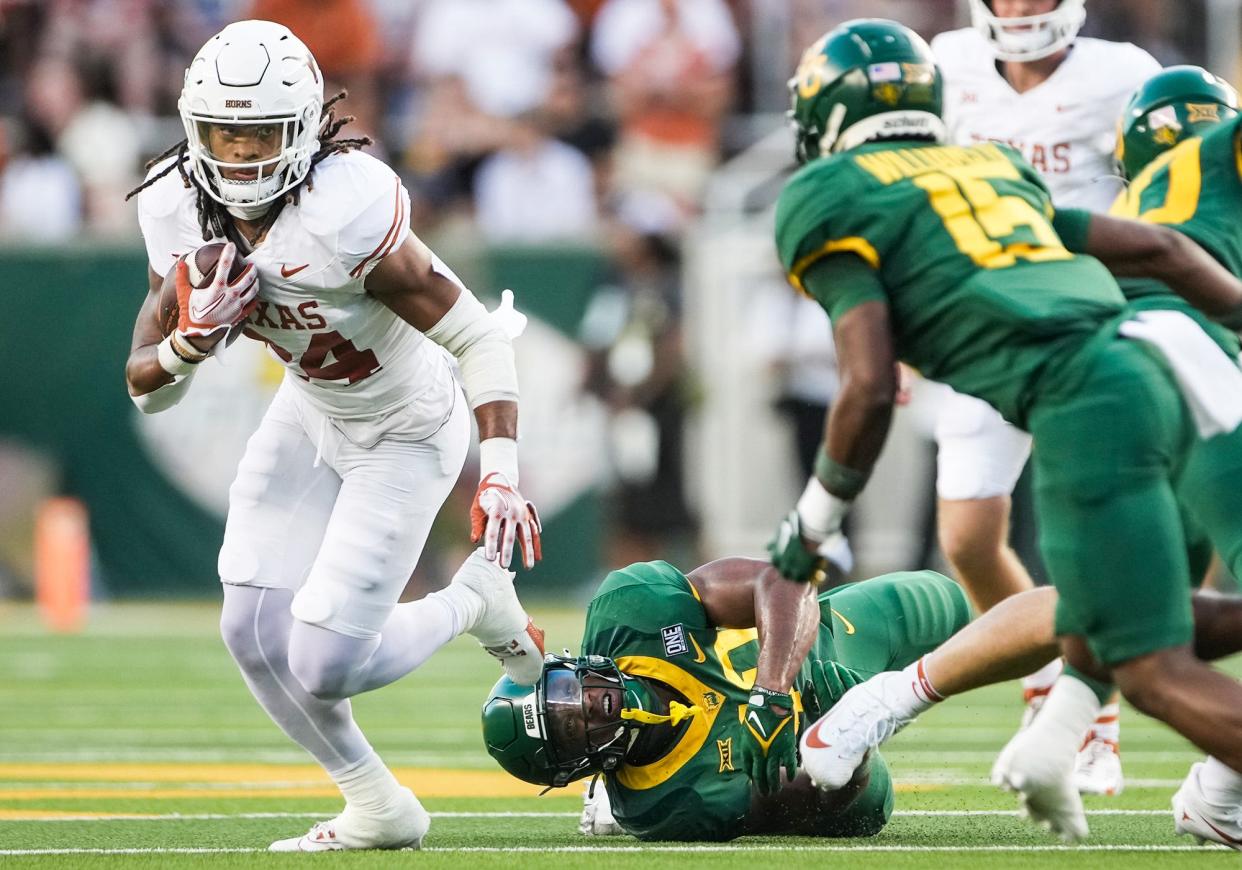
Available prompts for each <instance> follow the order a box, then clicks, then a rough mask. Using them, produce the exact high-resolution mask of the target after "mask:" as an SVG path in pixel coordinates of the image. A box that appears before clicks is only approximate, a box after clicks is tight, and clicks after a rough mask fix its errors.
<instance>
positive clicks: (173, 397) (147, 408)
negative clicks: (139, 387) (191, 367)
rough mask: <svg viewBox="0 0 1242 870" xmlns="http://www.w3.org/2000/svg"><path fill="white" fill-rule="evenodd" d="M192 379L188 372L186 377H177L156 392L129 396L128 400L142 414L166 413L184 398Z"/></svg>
mask: <svg viewBox="0 0 1242 870" xmlns="http://www.w3.org/2000/svg"><path fill="white" fill-rule="evenodd" d="M193 377H194V373H193V372H190V373H189V374H188V375H178V376H177V377H175V378H173V382H172V383H171V384H164V386H162V387H160V388H159V389H158V390H152V391H151V392H149V393H143V394H142V395H141V396H130V398H131V399H133V400H134V404H135V405H137V406H138V410H139V411H141V412H142V413H144V414H158V413H159V412H160V411H167V410H168V409H169V408H171V407H172V406H173V405H175V404H177V403H178V402H180V401H181V400H182V399H183V398H185V394H186V391H187V390H189V389H190V380H191V378H193Z"/></svg>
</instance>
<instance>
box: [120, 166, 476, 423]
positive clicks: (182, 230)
mask: <svg viewBox="0 0 1242 870" xmlns="http://www.w3.org/2000/svg"><path fill="white" fill-rule="evenodd" d="M166 165H167V164H166V163H161V164H160V165H159V166H157V167H155V168H154V169H153V170H152V172H153V173H154V172H158V171H159V170H160V169H162V168H163V167H164V166H166ZM409 209H410V198H409V194H407V193H406V191H405V188H404V187H403V186H402V185H401V181H400V179H398V178H397V176H396V174H395V173H394V172H393V171H392V170H391V169H389V168H388V167H387V166H386V165H385V164H384V163H382V162H381V161H379V160H376V159H375V158H374V157H371V156H370V155H368V154H364V153H362V152H361V151H349V152H346V153H343V154H334V155H332V156H330V157H327V158H325V159H324V160H323V161H322V162H321V163H320V164H319V165H318V166H316V167H315V168H314V170H312V173H311V185H310V186H309V187H307V186H304V187H303V188H302V191H301V201H300V203H299V204H298V205H296V206H295V205H287V206H285V208H284V210H283V211H281V213H280V216H279V217H278V218H277V220H276V223H275V224H273V225H272V227H271V229H270V230H268V233H267V236H266V238H265V239H264V240H263V242H262V243H261V244H260V245H259V246H258V247H257V248H255V249H254V251H252V252H251V253H250V254H249V255H248V256H247V257H246V260H247V261H248V262H251V263H253V264H254V265H255V268H256V269H258V272H259V281H260V285H261V289H260V291H259V305H258V308H257V309H256V310H255V312H254V313H253V314H252V315H251V316H250V319H249V321H248V323H247V326H246V334H247V335H248V336H250V337H251V338H256V339H259V340H261V341H263V342H264V343H265V344H266V345H267V347H268V350H269V351H270V353H271V354H272V355H273V356H274V357H275V358H276V359H277V360H279V361H280V362H281V363H282V364H283V365H284V366H285V369H286V372H285V377H286V379H287V380H289V381H291V382H292V383H293V384H295V385H297V386H298V387H299V388H301V389H302V391H303V393H304V395H305V396H306V397H307V398H308V399H309V400H310V401H311V402H312V403H313V404H314V405H315V407H317V408H318V409H319V410H321V411H322V412H323V413H324V414H325V415H327V416H328V417H331V418H334V419H338V420H362V419H365V418H371V417H377V416H380V415H383V414H386V413H388V412H390V411H392V410H394V409H396V408H399V407H403V406H407V407H409V408H410V409H411V410H413V411H415V412H416V413H415V414H414V416H416V417H417V418H419V421H425V424H426V425H425V426H421V425H415V426H413V427H408V428H407V431H409V432H411V433H412V434H413V435H417V434H419V433H420V430H423V429H425V430H426V434H430V433H431V432H434V431H435V430H436V429H437V428H438V427H439V426H440V424H442V423H443V422H444V420H445V419H447V418H448V415H449V413H450V411H451V410H452V407H453V401H454V396H455V391H456V384H455V381H454V380H453V375H452V370H451V368H450V363H449V360H448V357H447V355H446V353H445V352H444V351H443V350H442V349H441V348H440V347H439V346H438V345H436V344H434V343H432V342H431V341H429V340H428V339H427V338H426V337H425V336H424V335H423V334H422V333H421V332H419V331H418V330H417V329H415V328H414V327H412V326H410V325H409V324H408V323H406V322H405V321H404V320H402V319H401V318H400V317H398V316H397V315H396V314H394V313H393V312H392V311H391V310H390V309H389V308H387V307H386V306H384V305H383V304H382V303H380V302H379V301H378V300H376V299H375V298H374V297H372V296H370V295H368V294H367V292H366V289H365V288H364V287H363V282H364V281H365V280H366V277H367V275H369V274H370V273H371V270H372V269H374V268H375V267H376V265H378V264H379V262H380V261H381V260H383V258H384V257H385V256H387V255H388V254H389V253H391V252H392V251H394V250H396V249H397V248H398V247H399V246H400V245H401V244H402V243H403V242H404V241H405V239H406V237H407V236H408V235H409V233H410V228H409ZM138 221H139V224H140V226H141V227H142V235H143V238H144V239H145V241H146V246H147V257H148V259H149V260H150V263H151V268H152V269H154V270H155V271H156V272H157V273H158V274H160V275H165V274H167V273H168V270H169V269H171V268H172V266H173V264H174V263H175V262H176V260H177V258H178V257H179V256H181V255H182V254H184V253H186V252H187V251H191V250H194V249H195V248H198V247H199V246H201V245H203V244H206V243H205V242H204V241H203V237H202V233H201V231H200V230H199V223H198V214H197V210H196V208H195V192H194V190H193V189H187V188H186V187H185V186H184V185H183V184H182V181H181V176H180V174H179V173H177V172H176V171H175V170H174V171H173V172H171V173H169V174H168V175H166V176H164V178H162V179H160V180H159V181H158V182H156V183H155V184H154V185H152V186H151V187H148V188H147V189H146V190H144V191H143V192H142V194H141V195H140V197H139V200H138ZM407 416H408V415H407Z"/></svg>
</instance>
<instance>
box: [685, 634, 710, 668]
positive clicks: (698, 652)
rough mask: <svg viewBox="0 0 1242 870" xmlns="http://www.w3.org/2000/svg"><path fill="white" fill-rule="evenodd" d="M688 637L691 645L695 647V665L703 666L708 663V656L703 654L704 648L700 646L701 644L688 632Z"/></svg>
mask: <svg viewBox="0 0 1242 870" xmlns="http://www.w3.org/2000/svg"><path fill="white" fill-rule="evenodd" d="M686 637H688V638H690V645H691V646H693V647H694V663H695V664H696V665H701V664H702V663H703V662H705V661H707V656H706V655H705V654H704V653H703V648H702V647H701V646H699V642H698V641H697V640H695V639H694V635H692V634H690V633H689V632H686Z"/></svg>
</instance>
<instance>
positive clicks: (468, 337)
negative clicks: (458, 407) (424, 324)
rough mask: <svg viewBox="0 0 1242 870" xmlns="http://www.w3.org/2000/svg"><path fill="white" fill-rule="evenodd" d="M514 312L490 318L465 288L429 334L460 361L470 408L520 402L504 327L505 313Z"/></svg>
mask: <svg viewBox="0 0 1242 870" xmlns="http://www.w3.org/2000/svg"><path fill="white" fill-rule="evenodd" d="M437 266H438V263H437ZM436 271H437V272H439V271H440V270H439V268H437V269H436ZM450 276H451V273H450V275H449V276H446V277H450ZM512 311H513V309H512V307H506V306H505V305H502V306H501V307H500V308H499V309H497V310H496V312H494V313H492V314H489V313H488V311H487V309H486V308H484V307H483V303H482V302H480V301H479V300H478V299H476V298H475V296H474V294H473V293H471V292H470V291H469V290H468V289H467V288H465V287H462V288H461V295H460V296H458V297H457V301H456V302H454V303H453V307H452V308H450V309H449V310H448V311H447V312H446V313H445V315H444V316H443V317H441V318H440V322H439V323H437V324H436V325H435V326H433V327H432V328H431V329H429V330H427V333H426V335H427V337H428V338H429V339H431V340H432V341H434V342H435V343H436V344H438V345H440V346H441V347H443V348H444V349H445V350H447V351H448V352H449V353H451V354H452V355H453V356H455V357H457V364H458V366H459V367H460V368H461V380H462V385H463V386H464V387H465V388H466V398H467V399H468V400H469V401H470V407H471V408H477V407H479V406H480V405H485V404H487V403H488V402H501V401H509V402H516V401H517V399H518V382H517V367H516V366H515V365H514V362H513V344H512V341H511V340H510V332H509V331H506V328H505V325H504V320H505V317H506V312H512Z"/></svg>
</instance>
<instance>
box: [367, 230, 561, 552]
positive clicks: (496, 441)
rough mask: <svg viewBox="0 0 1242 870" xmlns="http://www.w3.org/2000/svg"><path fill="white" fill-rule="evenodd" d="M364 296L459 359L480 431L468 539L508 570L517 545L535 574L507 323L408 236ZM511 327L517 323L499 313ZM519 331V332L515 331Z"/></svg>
mask: <svg viewBox="0 0 1242 870" xmlns="http://www.w3.org/2000/svg"><path fill="white" fill-rule="evenodd" d="M366 289H367V292H368V293H370V294H371V295H372V296H374V297H375V298H376V299H378V300H379V301H380V302H382V303H383V304H384V305H386V306H387V307H388V308H390V309H391V310H392V311H393V312H394V313H395V314H396V315H397V316H398V317H400V318H401V319H402V320H404V321H405V322H406V323H408V324H410V325H411V326H413V327H414V328H415V329H417V330H419V331H420V332H422V333H423V334H424V335H426V336H427V337H428V338H429V339H431V340H432V341H434V342H436V343H437V344H439V345H441V346H442V347H444V348H445V349H446V350H448V351H449V353H451V354H453V356H455V357H456V358H457V362H458V365H459V367H460V369H461V378H462V382H463V384H464V386H465V390H466V398H467V400H468V401H469V402H470V407H471V408H472V409H474V416H475V420H476V421H477V423H478V426H479V465H480V481H479V488H478V491H477V492H476V493H475V497H474V503H473V504H472V506H471V511H470V526H471V530H470V536H471V540H472V541H473V542H475V543H477V542H478V541H479V540H482V541H483V545H484V552H485V555H486V556H487V558H488V559H499V560H500V564H501V565H502V566H504V567H505V568H508V567H509V565H510V562H511V561H512V558H513V548H514V543H515V542H516V543H517V544H518V545H519V546H520V547H521V550H522V562H523V564H524V565H525V566H526V567H527V568H533V567H534V565H535V562H537V561H538V560H539V558H540V556H541V555H542V553H541V544H540V540H539V533H540V530H541V528H540V524H539V514H538V513H537V512H536V511H535V507H534V505H532V504H531V503H530V502H528V501H526V499H525V498H523V497H522V495H521V493H520V492H519V491H518V488H517V487H518V462H517V419H518V403H517V400H518V383H517V368H516V366H515V365H514V361H513V345H512V341H511V338H510V334H509V333H508V332H507V331H506V328H505V320H504V318H503V317H498V316H496V314H489V313H488V311H487V309H486V308H484V307H483V304H482V303H481V302H479V300H478V299H476V298H475V296H474V294H473V293H471V292H470V290H469V289H467V288H466V287H465V285H463V284H462V283H461V282H460V281H459V280H458V279H457V276H456V275H454V274H453V273H452V271H451V270H450V269H449V268H448V267H447V266H445V265H444V264H443V263H442V262H440V260H439V259H438V258H437V257H436V256H435V255H434V254H433V253H432V252H431V250H430V249H429V248H428V247H427V246H426V245H424V244H423V243H422V242H421V241H420V240H419V239H418V238H417V237H416V236H415V235H414V234H413V233H411V234H410V235H408V236H407V237H406V239H405V241H404V242H403V243H402V244H401V246H400V247H399V248H397V250H395V251H393V252H392V253H391V254H389V255H388V256H387V257H385V258H384V259H383V260H382V261H381V262H380V264H379V265H378V266H376V267H375V269H374V270H373V271H372V272H371V274H370V275H368V276H367V281H366ZM502 311H504V313H505V314H507V315H510V316H511V317H510V319H513V318H518V317H519V315H517V314H516V313H515V312H513V311H512V310H511V309H507V310H506V309H504V308H503V306H502ZM519 331H520V330H519Z"/></svg>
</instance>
